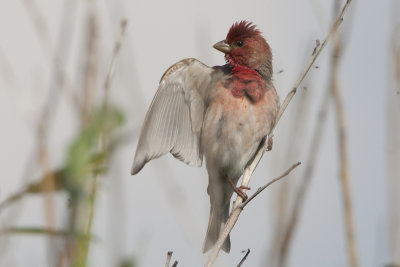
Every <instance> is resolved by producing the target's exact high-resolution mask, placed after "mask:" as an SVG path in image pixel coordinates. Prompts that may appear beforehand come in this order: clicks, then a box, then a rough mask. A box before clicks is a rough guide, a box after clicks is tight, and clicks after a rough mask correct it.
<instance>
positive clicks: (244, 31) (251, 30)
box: [226, 20, 261, 43]
mask: <svg viewBox="0 0 400 267" xmlns="http://www.w3.org/2000/svg"><path fill="white" fill-rule="evenodd" d="M260 34H261V31H260V30H258V29H257V28H256V25H254V24H253V23H251V22H249V21H246V20H242V21H240V22H236V23H234V24H233V25H232V27H231V28H230V29H229V32H228V35H227V36H226V42H227V43H231V42H233V41H238V40H242V39H245V38H249V37H254V36H256V35H260Z"/></svg>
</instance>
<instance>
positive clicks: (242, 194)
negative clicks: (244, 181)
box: [225, 175, 250, 201]
mask: <svg viewBox="0 0 400 267" xmlns="http://www.w3.org/2000/svg"><path fill="white" fill-rule="evenodd" d="M225 177H226V180H227V181H228V183H229V184H230V185H231V186H232V189H233V191H235V193H236V194H238V195H239V196H240V197H241V198H242V199H243V201H246V200H247V198H248V197H247V195H246V193H245V192H244V191H243V190H250V187H248V186H244V185H241V186H239V187H237V186H236V185H235V184H234V183H233V181H232V179H231V178H230V177H229V176H228V175H227V176H225Z"/></svg>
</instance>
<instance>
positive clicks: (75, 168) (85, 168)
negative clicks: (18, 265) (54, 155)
mask: <svg viewBox="0 0 400 267" xmlns="http://www.w3.org/2000/svg"><path fill="white" fill-rule="evenodd" d="M123 123H124V115H123V113H122V112H121V111H120V110H119V109H117V108H115V107H103V108H99V109H96V110H95V111H94V112H93V115H92V117H91V120H89V122H88V124H87V125H86V126H85V127H83V128H82V129H81V131H80V132H79V133H78V135H77V136H76V137H75V138H74V139H73V140H72V142H71V145H70V146H69V148H68V153H67V157H66V162H65V165H64V166H63V167H61V168H59V169H56V170H54V171H53V172H51V173H48V174H45V175H43V177H42V178H41V179H40V180H39V181H35V182H31V183H29V184H28V185H27V186H26V187H25V189H23V190H21V191H20V192H17V193H15V194H13V195H11V196H10V197H8V198H7V199H6V200H5V201H3V203H1V204H0V210H2V209H3V208H5V207H6V206H9V205H10V204H11V203H13V202H15V201H17V200H19V199H21V198H22V197H23V196H24V195H26V194H28V193H29V194H32V193H33V194H34V193H39V194H41V193H43V192H46V191H48V188H47V185H48V184H49V180H51V181H52V184H53V188H52V190H57V191H59V190H64V191H66V192H67V193H68V194H69V196H70V198H71V199H70V200H72V199H74V198H75V197H77V196H78V195H81V194H82V193H83V191H82V187H83V186H84V184H85V181H87V179H88V178H90V177H93V175H98V174H102V173H104V172H105V171H106V170H107V168H106V162H107V160H108V159H109V158H110V157H111V156H112V154H113V152H114V151H115V148H116V147H117V146H118V145H119V144H120V143H121V142H122V138H118V137H115V136H114V133H115V131H116V130H117V129H118V128H120V127H121V126H122V125H123ZM104 137H107V142H106V143H107V144H103V145H102V146H103V149H99V142H100V141H101V140H102V141H101V142H104Z"/></svg>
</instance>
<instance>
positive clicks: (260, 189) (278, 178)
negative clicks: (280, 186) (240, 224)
mask: <svg viewBox="0 0 400 267" xmlns="http://www.w3.org/2000/svg"><path fill="white" fill-rule="evenodd" d="M300 164H301V162H297V163H295V164H293V165H292V166H291V167H290V168H289V169H287V171H286V172H284V173H283V174H282V175H280V176H278V177H276V178H275V179H273V180H271V181H270V182H268V183H267V184H266V185H264V186H262V187H260V188H258V189H257V191H256V192H255V193H254V194H253V195H251V196H250V197H249V198H248V199H247V200H246V201H245V202H243V203H242V204H241V205H240V207H241V208H242V209H243V208H244V207H246V205H247V204H249V202H250V201H252V200H253V198H255V197H256V196H257V195H258V194H260V193H261V192H262V191H264V190H265V189H266V188H267V187H269V186H270V185H271V184H273V183H275V182H277V181H278V180H280V179H282V178H284V177H286V176H288V175H289V173H291V171H293V170H294V169H295V168H296V167H297V166H299V165H300Z"/></svg>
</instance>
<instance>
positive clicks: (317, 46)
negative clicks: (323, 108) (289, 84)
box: [275, 0, 351, 125]
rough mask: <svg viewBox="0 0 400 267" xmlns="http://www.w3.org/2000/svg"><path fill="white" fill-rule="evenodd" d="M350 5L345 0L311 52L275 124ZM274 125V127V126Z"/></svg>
mask: <svg viewBox="0 0 400 267" xmlns="http://www.w3.org/2000/svg"><path fill="white" fill-rule="evenodd" d="M350 3H351V0H347V2H346V4H345V5H344V6H343V9H342V12H340V15H339V17H338V18H337V19H336V21H335V23H334V24H333V26H332V28H331V29H330V31H329V33H328V35H327V36H326V37H325V39H324V41H323V42H322V43H321V45H319V43H318V42H317V43H316V47H315V49H314V51H313V54H312V56H311V58H310V60H309V61H308V63H307V65H306V66H305V68H304V70H303V72H302V73H301V74H300V77H299V78H298V79H297V81H296V82H295V84H294V86H293V89H292V91H290V92H289V94H288V95H287V96H286V98H285V100H284V101H283V103H282V106H281V108H280V110H279V113H278V116H277V119H276V124H277V123H278V121H279V119H280V118H281V116H282V114H283V112H284V111H285V109H286V107H287V106H288V105H289V103H290V101H291V100H292V98H293V96H294V95H295V94H296V91H297V88H298V87H299V86H300V84H301V82H302V81H303V80H304V78H305V77H306V75H307V73H308V71H309V70H310V69H311V66H312V65H313V64H314V62H315V60H316V59H317V57H318V56H319V54H320V53H321V51H322V49H324V47H325V46H326V44H327V43H328V41H329V40H330V38H331V37H332V36H333V35H334V34H335V33H336V31H337V29H338V28H339V26H340V24H341V23H342V21H343V17H344V14H345V12H346V10H347V8H348V6H349V4H350ZM276 124H275V125H276Z"/></svg>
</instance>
